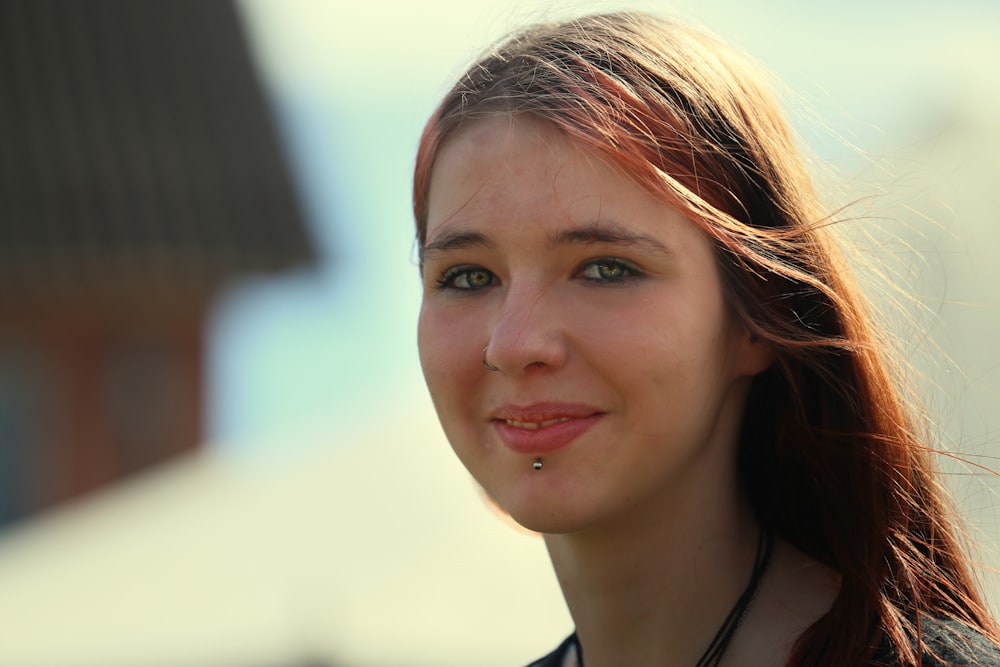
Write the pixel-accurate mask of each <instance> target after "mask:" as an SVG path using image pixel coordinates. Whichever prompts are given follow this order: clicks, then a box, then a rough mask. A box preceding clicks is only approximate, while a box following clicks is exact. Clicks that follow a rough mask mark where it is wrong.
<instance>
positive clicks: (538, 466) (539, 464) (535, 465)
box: [531, 459, 542, 470]
mask: <svg viewBox="0 0 1000 667" xmlns="http://www.w3.org/2000/svg"><path fill="white" fill-rule="evenodd" d="M531 467H532V468H534V469H535V470H541V469H542V460H541V459H535V462H534V463H532V464H531Z"/></svg>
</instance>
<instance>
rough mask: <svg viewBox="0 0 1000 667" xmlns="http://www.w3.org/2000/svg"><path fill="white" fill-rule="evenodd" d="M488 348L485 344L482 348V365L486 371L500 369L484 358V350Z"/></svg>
mask: <svg viewBox="0 0 1000 667" xmlns="http://www.w3.org/2000/svg"><path fill="white" fill-rule="evenodd" d="M488 349H490V346H489V345H487V346H486V347H484V348H483V366H484V367H485V368H486V370H488V371H498V370H500V369H499V368H497V367H496V366H494V365H493V364H491V363H490V362H488V361H487V360H486V350H488Z"/></svg>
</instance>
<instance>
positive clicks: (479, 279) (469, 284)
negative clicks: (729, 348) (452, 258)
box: [438, 266, 496, 291]
mask: <svg viewBox="0 0 1000 667" xmlns="http://www.w3.org/2000/svg"><path fill="white" fill-rule="evenodd" d="M494 283H496V276H495V275H493V272H492V271H487V270H486V269H484V268H482V267H478V266H471V267H470V266H456V267H454V268H451V269H449V270H448V271H446V272H445V274H444V275H443V276H442V277H441V279H440V280H438V287H440V288H442V289H454V290H464V291H475V290H480V289H483V288H484V287H489V286H490V285H493V284H494Z"/></svg>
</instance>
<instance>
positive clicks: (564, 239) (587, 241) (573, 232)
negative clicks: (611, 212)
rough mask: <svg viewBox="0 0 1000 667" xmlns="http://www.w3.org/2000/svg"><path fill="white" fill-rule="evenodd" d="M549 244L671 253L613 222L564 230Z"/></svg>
mask: <svg viewBox="0 0 1000 667" xmlns="http://www.w3.org/2000/svg"><path fill="white" fill-rule="evenodd" d="M550 242H551V243H552V244H553V245H594V244H599V243H600V244H613V245H624V246H646V247H647V248H649V249H651V250H653V251H656V252H660V253H663V254H665V255H669V254H672V253H673V251H672V250H671V249H670V248H669V247H667V246H666V245H664V244H663V242H662V241H660V240H659V239H657V238H654V237H652V236H649V235H647V234H642V233H640V232H636V231H633V230H631V229H628V228H627V227H624V226H623V225H620V224H618V223H615V222H604V223H601V224H598V223H596V222H595V223H591V224H587V225H583V226H580V227H574V228H572V229H564V230H562V231H560V232H558V233H557V234H555V235H553V236H552V238H551V241H550Z"/></svg>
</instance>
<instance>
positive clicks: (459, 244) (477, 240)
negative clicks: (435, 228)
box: [420, 231, 495, 256]
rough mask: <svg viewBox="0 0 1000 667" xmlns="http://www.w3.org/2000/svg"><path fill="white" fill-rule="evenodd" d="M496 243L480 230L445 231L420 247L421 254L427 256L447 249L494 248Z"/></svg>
mask: <svg viewBox="0 0 1000 667" xmlns="http://www.w3.org/2000/svg"><path fill="white" fill-rule="evenodd" d="M494 245H495V244H494V243H493V241H492V240H490V239H489V237H487V236H486V235H485V234H482V233H480V232H465V231H454V232H444V233H443V234H440V235H438V236H437V237H436V238H435V239H434V240H433V241H429V242H427V243H425V244H424V246H423V247H422V248H421V249H420V254H421V256H426V255H427V254H429V253H435V252H445V251H447V250H460V249H462V248H471V247H474V246H479V247H483V248H492V247H494Z"/></svg>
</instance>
